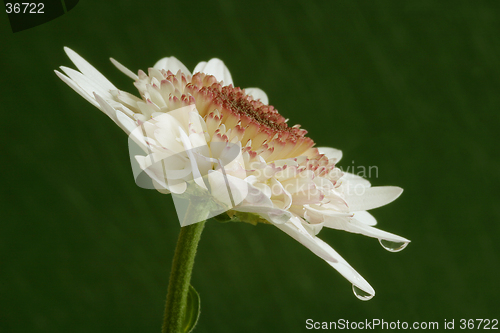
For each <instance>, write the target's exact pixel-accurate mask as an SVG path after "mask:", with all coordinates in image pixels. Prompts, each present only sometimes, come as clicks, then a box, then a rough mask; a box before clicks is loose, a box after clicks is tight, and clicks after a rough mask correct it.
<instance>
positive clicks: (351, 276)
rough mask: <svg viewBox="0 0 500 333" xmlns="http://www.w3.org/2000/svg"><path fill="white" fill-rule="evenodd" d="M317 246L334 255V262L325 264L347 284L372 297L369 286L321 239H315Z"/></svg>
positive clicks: (373, 292) (372, 290)
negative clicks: (347, 282) (344, 279)
mask: <svg viewBox="0 0 500 333" xmlns="http://www.w3.org/2000/svg"><path fill="white" fill-rule="evenodd" d="M317 242H318V244H320V245H321V246H323V247H324V248H330V250H329V252H331V253H332V255H335V259H336V260H335V261H327V263H328V264H329V265H330V266H332V267H333V268H335V269H336V270H337V272H339V273H340V274H341V275H342V276H343V277H345V278H346V279H347V280H348V281H349V282H351V283H352V284H353V285H355V286H356V287H358V288H359V289H361V290H363V291H364V292H366V293H368V294H370V295H372V296H374V295H375V290H374V289H373V288H372V286H370V284H369V283H368V282H367V281H366V280H365V279H364V278H363V277H362V276H361V275H360V274H359V273H358V272H356V270H355V269H354V268H352V266H351V265H349V263H348V262H347V261H345V260H344V258H342V257H341V256H340V254H338V253H337V252H336V251H335V250H334V249H332V248H331V247H330V245H328V244H326V243H325V242H324V241H322V240H321V239H319V238H317Z"/></svg>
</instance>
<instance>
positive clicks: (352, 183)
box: [340, 172, 372, 190]
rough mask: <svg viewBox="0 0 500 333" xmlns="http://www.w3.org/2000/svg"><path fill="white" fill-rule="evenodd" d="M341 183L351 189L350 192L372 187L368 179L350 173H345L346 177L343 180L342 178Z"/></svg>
mask: <svg viewBox="0 0 500 333" xmlns="http://www.w3.org/2000/svg"><path fill="white" fill-rule="evenodd" d="M340 181H341V182H342V184H343V185H344V186H345V185H347V186H348V187H349V190H353V189H357V188H368V187H370V186H372V185H371V184H370V182H369V181H368V180H367V179H366V178H363V177H361V176H358V175H355V174H352V173H349V172H344V175H343V176H342V178H340Z"/></svg>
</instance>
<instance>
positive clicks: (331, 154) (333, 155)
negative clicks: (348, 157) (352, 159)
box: [318, 147, 342, 163]
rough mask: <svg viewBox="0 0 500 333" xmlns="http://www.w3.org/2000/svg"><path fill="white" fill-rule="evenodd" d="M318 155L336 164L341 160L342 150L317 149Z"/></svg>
mask: <svg viewBox="0 0 500 333" xmlns="http://www.w3.org/2000/svg"><path fill="white" fill-rule="evenodd" d="M318 151H319V153H320V154H323V155H325V156H326V157H328V159H329V160H334V161H333V163H337V162H338V161H340V160H341V159H342V150H338V149H335V148H330V147H318Z"/></svg>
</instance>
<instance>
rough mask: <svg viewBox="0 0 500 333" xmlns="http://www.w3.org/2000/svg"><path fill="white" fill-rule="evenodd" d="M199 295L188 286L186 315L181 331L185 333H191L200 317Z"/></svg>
mask: <svg viewBox="0 0 500 333" xmlns="http://www.w3.org/2000/svg"><path fill="white" fill-rule="evenodd" d="M200 305H201V303H200V295H199V294H198V292H197V291H196V289H194V287H193V286H192V285H189V290H188V294H187V304H186V315H185V316H184V320H183V323H182V327H183V329H182V331H183V332H185V333H189V332H192V331H193V330H194V327H195V326H196V323H197V322H198V318H199V317H200V309H201V306H200Z"/></svg>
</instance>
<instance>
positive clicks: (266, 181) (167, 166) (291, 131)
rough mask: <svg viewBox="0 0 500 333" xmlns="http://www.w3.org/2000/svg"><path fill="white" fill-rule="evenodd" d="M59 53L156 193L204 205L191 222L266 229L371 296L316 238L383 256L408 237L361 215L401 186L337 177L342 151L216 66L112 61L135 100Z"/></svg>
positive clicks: (69, 75)
mask: <svg viewBox="0 0 500 333" xmlns="http://www.w3.org/2000/svg"><path fill="white" fill-rule="evenodd" d="M65 50H66V53H67V54H68V56H69V57H70V59H71V60H72V61H73V63H74V64H75V65H76V67H77V68H78V69H79V70H80V71H79V72H78V71H75V70H73V69H70V68H67V67H61V69H62V70H63V71H64V73H65V74H66V75H65V74H62V73H60V72H58V71H56V74H57V75H58V76H59V77H60V78H61V79H62V80H63V81H64V82H66V83H67V84H68V85H69V86H70V87H72V88H73V89H74V90H75V91H76V92H78V93H79V94H80V95H81V96H83V97H84V98H85V99H86V100H88V101H89V102H90V103H91V104H93V105H94V106H96V107H97V108H99V109H100V110H101V111H103V112H104V113H106V114H107V115H108V116H109V117H110V118H111V119H112V120H113V121H114V122H115V123H116V124H117V125H118V126H120V127H121V128H122V129H123V130H124V131H125V132H126V133H127V134H128V135H129V137H130V139H131V140H132V141H133V142H135V143H136V144H137V145H138V146H139V147H140V149H141V150H142V152H143V154H135V153H133V154H131V156H132V161H133V162H135V164H136V166H137V170H139V172H145V173H147V174H148V176H149V177H150V178H151V184H152V186H154V188H156V189H157V190H159V191H160V192H163V193H172V194H173V195H179V196H181V198H182V196H183V195H186V194H187V195H188V196H191V198H192V197H193V196H194V197H196V198H197V199H199V200H200V202H203V203H204V206H203V205H202V206H203V207H205V208H204V210H205V211H206V212H205V213H203V214H201V215H199V214H198V215H197V216H195V217H190V218H191V220H190V221H189V223H193V222H197V221H201V220H203V219H206V218H207V217H211V216H215V215H219V214H223V215H224V216H225V217H226V218H227V219H230V220H234V221H243V222H250V223H258V222H263V223H268V224H273V225H275V226H276V227H278V228H279V229H281V230H283V231H284V232H285V233H287V234H288V235H290V236H291V237H293V238H294V239H296V240H297V241H299V242H300V243H302V244H303V245H305V246H306V247H307V248H309V249H310V250H311V251H312V252H313V253H315V254H316V255H317V256H319V257H320V258H322V259H324V260H325V261H326V262H327V263H328V264H329V265H331V266H332V267H333V268H335V269H336V270H337V271H338V272H339V273H340V274H342V275H343V276H344V277H345V278H346V279H348V280H349V281H350V282H351V283H352V284H353V289H354V291H355V294H356V295H357V296H358V298H360V299H370V298H371V297H373V295H374V294H375V291H374V290H373V288H372V287H371V286H370V285H369V284H368V282H366V280H365V279H364V278H363V277H361V275H359V274H358V273H357V272H356V271H355V270H354V269H353V268H352V267H351V266H350V265H349V264H348V263H347V262H346V261H345V260H344V259H343V258H342V257H341V256H340V255H339V254H338V253H337V252H336V251H335V250H333V249H332V248H331V247H330V246H329V245H328V244H326V243H325V242H323V241H322V240H321V239H319V238H318V237H317V236H316V235H317V234H318V233H319V232H320V230H321V229H322V228H323V227H327V228H333V229H341V230H345V231H349V232H353V233H359V234H363V235H366V236H369V237H374V238H378V239H379V241H380V242H381V244H382V245H383V246H384V247H385V248H386V249H388V250H390V251H398V250H401V249H403V248H404V247H405V246H406V244H408V242H409V240H407V239H406V238H403V237H400V236H397V235H394V234H391V233H388V232H385V231H382V230H379V229H377V228H375V227H373V226H374V225H375V224H376V220H375V218H374V217H373V216H372V215H371V214H369V213H368V212H367V210H370V209H373V208H377V207H380V206H383V205H385V204H387V203H390V202H391V201H393V200H395V199H396V198H397V197H398V196H399V195H400V194H401V192H402V189H401V188H399V187H392V186H387V187H371V185H370V183H369V182H368V181H367V180H366V179H364V178H362V177H359V176H356V175H354V174H350V173H346V172H342V171H341V170H340V169H339V168H338V167H337V163H338V162H339V161H340V159H341V157H342V153H341V151H339V150H337V149H334V148H316V147H314V142H313V140H311V139H310V138H309V137H306V134H307V131H305V130H303V129H301V128H300V125H294V126H289V125H288V122H287V121H288V120H287V119H285V118H284V117H283V116H281V115H280V114H279V113H278V111H277V110H276V109H275V108H274V107H273V106H271V105H269V102H268V97H267V95H266V94H265V93H264V92H263V91H262V90H260V89H258V88H248V89H240V88H237V87H234V86H233V81H232V78H231V74H230V72H229V70H228V69H227V67H226V66H225V65H224V63H223V62H222V61H221V60H219V59H211V60H210V61H208V62H201V63H199V64H198V65H197V66H196V67H195V69H194V71H193V73H191V72H190V71H189V70H188V69H187V68H186V67H185V66H184V65H183V64H182V63H181V62H180V61H179V60H177V59H176V58H174V57H170V58H163V59H161V60H160V61H158V62H157V63H156V64H155V65H154V66H153V67H152V68H149V71H148V74H146V73H145V72H143V71H139V72H138V74H137V75H136V74H134V73H133V72H132V71H130V70H128V69H127V68H125V67H124V66H123V65H121V64H120V63H118V62H117V61H116V60H114V59H111V61H112V62H113V64H114V65H115V66H116V67H117V68H118V69H119V70H121V71H122V72H123V73H125V74H126V75H128V76H129V77H130V78H132V79H133V80H134V85H135V86H136V88H137V89H138V91H139V95H140V97H136V96H135V95H133V94H130V93H127V92H124V91H121V90H119V89H117V88H116V87H115V86H114V85H113V84H112V83H111V82H109V81H108V80H107V79H106V78H105V77H104V76H103V75H102V74H101V73H99V72H98V71H97V70H96V69H95V68H94V67H93V66H91V65H90V64H89V63H88V62H87V61H85V60H84V59H83V58H81V57H80V56H79V55H78V54H76V53H75V52H74V51H72V50H70V49H68V48H66V49H65ZM137 174H138V172H136V176H137ZM207 198H208V199H207ZM174 201H175V197H174ZM176 208H178V212H179V210H181V209H179V207H177V203H176ZM197 211H198V212H199V209H198V210H197ZM184 213H185V215H186V216H188V215H189V214H188V213H189V208H186V207H184ZM179 216H180V215H179ZM219 218H220V216H219Z"/></svg>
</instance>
